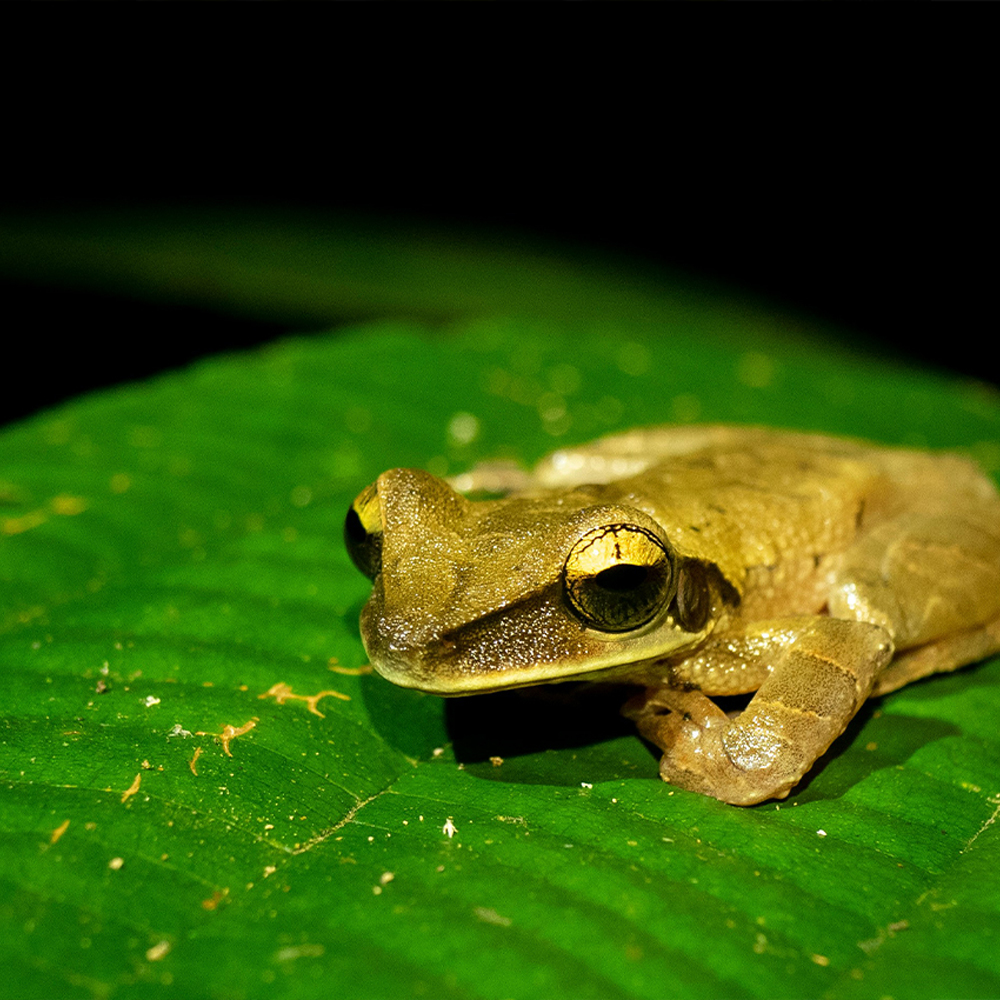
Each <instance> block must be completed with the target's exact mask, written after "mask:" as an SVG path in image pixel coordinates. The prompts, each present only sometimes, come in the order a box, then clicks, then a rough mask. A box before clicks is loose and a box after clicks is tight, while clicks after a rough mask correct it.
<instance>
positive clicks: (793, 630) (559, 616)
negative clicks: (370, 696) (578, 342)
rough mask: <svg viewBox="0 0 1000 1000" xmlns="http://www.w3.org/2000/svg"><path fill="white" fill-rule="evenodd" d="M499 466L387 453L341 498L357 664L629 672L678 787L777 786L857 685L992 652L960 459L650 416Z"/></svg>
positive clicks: (753, 796) (477, 684)
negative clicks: (354, 585) (358, 613)
mask: <svg viewBox="0 0 1000 1000" xmlns="http://www.w3.org/2000/svg"><path fill="white" fill-rule="evenodd" d="M503 478H504V479H505V483H504V485H505V486H506V487H512V488H511V489H510V490H509V492H508V494H507V495H506V496H504V497H502V498H501V499H492V500H470V499H468V498H466V497H465V496H463V495H462V494H461V493H459V492H457V491H456V490H455V489H453V488H452V486H451V485H449V484H448V483H446V482H445V481H443V480H441V479H438V478H436V477H434V476H431V475H430V474H429V473H426V472H422V471H419V470H413V469H392V470H389V471H388V472H385V473H383V474H382V475H381V476H380V477H379V479H378V480H377V482H376V483H375V484H373V485H372V486H370V487H368V489H366V490H365V491H364V492H362V493H361V494H360V495H359V497H358V498H357V499H356V500H355V502H354V505H353V506H352V508H351V511H350V512H349V513H348V519H347V524H346V526H345V537H346V539H347V545H348V550H349V551H350V553H351V556H352V558H353V559H354V561H355V563H356V564H357V565H358V567H359V568H360V569H361V570H362V571H363V572H365V573H366V574H367V575H368V576H369V577H370V578H371V579H372V581H373V584H374V586H373V590H372V596H371V599H370V600H369V602H368V604H367V605H366V607H365V609H364V612H363V613H362V617H361V632H362V638H363V640H364V643H365V647H366V649H367V651H368V654H369V656H370V657H371V660H372V663H373V665H374V666H375V668H376V670H378V671H379V673H381V674H383V675H384V676H385V677H387V678H388V679H389V680H391V681H393V682H395V683H397V684H400V685H403V686H405V687H415V688H419V689H421V690H424V691H430V692H434V693H436V694H442V695H457V694H471V693H476V692H485V691H496V690H501V689H504V688H510V687H518V686H523V685H528V684H540V683H549V682H554V681H565V680H581V679H586V680H597V681H603V680H611V681H615V682H629V683H634V684H639V685H642V686H643V688H644V693H643V694H642V695H640V696H638V697H636V698H635V699H633V700H632V701H630V702H629V703H628V704H627V705H626V706H625V709H624V711H625V714H626V715H628V716H630V717H631V718H633V719H634V720H635V721H636V723H637V725H638V728H639V731H640V732H641V733H642V735H643V736H645V737H646V738H647V739H648V740H650V741H651V742H653V743H655V744H656V745H657V746H658V747H660V748H661V749H662V750H663V758H662V760H661V765H660V773H661V775H662V777H663V778H664V780H666V781H668V782H670V783H672V784H674V785H677V786H679V787H681V788H686V789H690V790H693V791H698V792H702V793H704V794H707V795H713V796H715V797H717V798H719V799H722V800H724V801H727V802H733V803H736V804H741V805H748V804H752V803H755V802H760V801H762V800H764V799H768V798H784V797H785V796H787V795H788V793H789V791H790V790H791V789H792V788H793V787H794V786H795V785H796V784H797V783H798V782H799V781H800V780H801V778H802V777H803V776H804V775H805V774H806V772H807V771H808V770H809V768H810V767H811V766H812V765H813V763H814V762H815V760H816V759H817V758H818V757H819V756H821V755H822V754H823V753H824V752H825V751H826V750H827V748H828V747H829V746H830V744H831V743H832V742H833V740H834V739H836V737H837V736H838V735H839V734H840V733H841V732H843V730H844V728H845V727H846V725H847V724H848V722H849V721H850V720H851V718H852V717H853V716H854V714H855V713H856V712H857V710H858V708H859V707H860V706H861V704H862V703H863V702H864V701H865V699H866V698H868V697H869V696H870V695H872V694H884V693H886V692H888V691H892V690H894V689H896V688H898V687H901V686H902V685H904V684H907V683H909V682H910V681H913V680H916V679H918V678H920V677H924V676H926V675H928V674H931V673H935V672H937V671H945V670H954V669H956V668H957V667H960V666H962V665H964V664H967V663H971V662H973V661H975V660H978V659H982V658H983V657H985V656H988V655H989V654H990V653H992V652H995V651H997V650H998V649H1000V495H998V493H997V489H996V487H995V486H994V484H993V483H992V482H991V481H990V480H989V479H988V478H987V477H986V476H985V475H984V474H983V473H982V472H981V471H980V470H979V469H978V468H977V467H976V466H975V464H974V463H972V462H970V461H968V460H966V459H964V458H960V457H958V456H955V455H949V454H937V453H930V452H921V451H915V450H905V449H899V448H888V447H882V446H879V445H875V444H869V443H866V442H861V441H853V440H847V439H841V438H834V437H827V436H821V435H813V434H801V433H795V432H787V431H776V430H768V429H761V428H744V427H728V426H706V427H684V428H671V427H664V428H648V429H643V430H637V431H631V432H628V433H626V434H620V435H615V436H613V437H609V438H604V439H601V440H599V441H596V442H594V443H592V444H590V445H585V446H582V447H579V448H574V449H566V450H563V451H559V452H555V453H554V454H553V455H550V456H549V457H548V458H546V459H544V460H543V461H542V462H541V463H540V464H539V466H538V467H537V468H536V469H535V471H534V472H533V473H532V474H530V475H529V474H523V473H522V474H520V475H518V476H515V477H513V480H512V479H511V477H510V476H505V477H503ZM494 479H495V476H494V475H493V470H491V469H490V468H488V467H484V468H483V469H481V470H478V471H477V470H473V472H472V473H471V474H470V476H468V477H464V482H463V483H462V484H461V485H463V487H465V488H467V489H471V490H475V489H478V488H481V487H493V486H495V485H496V483H495V482H493V480H494ZM750 692H756V693H755V694H754V696H753V698H752V699H751V700H750V702H749V704H748V705H747V707H746V708H745V709H744V710H743V711H742V713H740V714H739V715H737V716H736V717H735V718H730V717H728V716H727V715H726V714H725V713H724V712H723V711H722V710H721V709H720V708H719V707H718V706H717V705H716V704H715V703H714V702H713V701H712V700H711V699H712V697H717V696H723V695H736V694H746V693H750Z"/></svg>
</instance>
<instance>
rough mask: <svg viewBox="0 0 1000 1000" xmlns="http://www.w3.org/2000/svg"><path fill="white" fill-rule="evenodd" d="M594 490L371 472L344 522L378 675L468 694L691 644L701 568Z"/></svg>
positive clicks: (618, 664) (699, 625)
mask: <svg viewBox="0 0 1000 1000" xmlns="http://www.w3.org/2000/svg"><path fill="white" fill-rule="evenodd" d="M600 493H601V488H600V487H593V488H589V487H582V488H579V489H577V490H573V491H570V492H560V493H555V492H553V493H547V494H541V495H527V496H524V497H511V498H508V499H503V500H484V501H471V500H468V499H466V498H465V497H463V496H461V495H460V494H458V493H456V492H455V491H454V490H452V489H451V487H450V486H448V484H447V483H445V482H444V481H443V480H441V479H438V478H436V477H434V476H432V475H430V474H429V473H426V472H421V471H419V470H416V469H391V470H390V471H388V472H385V473H383V474H382V475H381V476H379V478H378V481H377V482H375V483H373V484H372V485H371V486H369V487H368V488H367V489H366V490H364V491H363V492H362V493H361V494H360V495H359V496H358V497H357V499H356V500H355V501H354V503H353V505H352V506H351V508H350V510H349V511H348V514H347V521H346V523H345V526H344V537H345V540H346V544H347V550H348V552H349V553H350V555H351V559H352V560H353V561H354V563H355V565H356V566H357V567H358V569H360V570H361V571H362V572H363V573H364V574H365V575H366V576H368V577H369V578H370V579H371V580H372V582H373V585H374V586H373V589H372V595H371V598H370V600H369V601H368V604H367V605H366V606H365V609H364V611H363V612H362V615H361V635H362V639H363V640H364V644H365V649H366V650H367V651H368V655H369V656H370V658H371V661H372V664H373V665H374V667H375V669H376V670H377V671H378V672H379V673H380V674H382V675H383V676H384V677H386V678H388V679H389V680H391V681H393V682H394V683H396V684H399V685H402V686H403V687H414V688H419V689H421V690H423V691H430V692H434V693H436V694H444V695H451V694H472V693H475V692H480V691H493V690H498V689H501V688H508V687H519V686H523V685H527V684H539V683H545V682H549V681H557V680H570V679H579V678H582V677H593V676H594V675H595V674H600V673H603V672H605V671H611V672H614V671H615V669H616V668H619V672H620V668H623V667H625V666H626V665H628V664H634V663H641V662H645V661H648V660H651V659H655V658H657V657H660V656H666V655H669V654H671V653H673V652H675V651H679V650H682V649H684V648H686V647H689V646H691V645H693V644H695V643H696V642H699V641H700V640H701V639H702V638H704V636H705V635H706V634H707V633H708V631H709V630H710V629H711V618H712V613H711V612H712V606H713V604H714V603H715V602H714V599H713V597H712V594H711V593H710V589H709V583H708V580H707V576H706V572H705V570H704V568H703V567H702V566H701V564H700V563H697V562H695V561H692V560H687V559H684V558H682V557H681V556H679V555H678V553H676V552H675V551H674V550H673V548H672V547H671V545H670V542H669V540H668V539H667V538H666V537H665V536H664V533H663V531H662V529H661V528H660V526H659V525H658V524H657V523H656V522H655V521H654V520H653V519H652V518H651V517H649V516H648V515H647V514H645V513H644V512H643V511H641V510H639V509H637V508H635V507H631V506H625V505H622V504H620V503H607V502H602V501H601V497H600Z"/></svg>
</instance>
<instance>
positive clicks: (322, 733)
mask: <svg viewBox="0 0 1000 1000" xmlns="http://www.w3.org/2000/svg"><path fill="white" fill-rule="evenodd" d="M695 419H697V420H708V421H715V420H732V421H740V422H744V423H754V422H757V423H768V424H773V425H784V426H794V427H803V428H814V429H823V430H829V431H834V432H842V433H850V434H856V435H861V436H865V437H872V438H877V439H881V440H885V441H890V442H907V443H912V444H926V445H930V446H948V447H962V448H966V449H968V450H970V451H971V452H972V453H974V454H976V455H977V456H978V457H979V458H980V459H981V460H982V461H984V463H986V464H987V465H988V466H989V467H990V469H991V471H992V472H993V473H994V474H995V473H996V471H997V465H998V449H997V444H996V442H997V441H998V440H1000V406H998V405H997V403H996V400H995V399H993V398H991V397H988V396H984V395H983V394H982V393H981V392H979V391H977V390H975V389H972V388H967V387H965V386H962V385H958V384H955V383H952V382H949V381H947V380H945V379H942V378H938V377H936V376H932V375H923V374H920V373H915V372H912V371H907V370H901V369H893V368H891V367H889V366H878V365H876V364H873V363H872V362H870V361H868V362H865V363H861V362H857V361H853V360H851V359H850V358H847V357H844V356H836V357H833V356H831V355H830V354H829V353H828V352H825V351H823V350H821V349H818V348H817V349H812V350H811V349H809V348H808V347H798V348H796V349H791V348H788V347H787V345H785V346H781V347H776V346H775V345H774V344H773V343H768V342H766V341H755V342H754V344H753V346H752V348H749V349H745V350H737V351H734V350H733V346H732V343H731V342H726V343H723V342H721V341H720V340H719V339H718V338H716V337H714V336H711V335H709V334H707V333H705V331H703V330H699V329H697V327H696V326H692V327H687V328H686V327H684V326H683V325H678V326H676V327H674V328H672V329H671V330H670V331H669V335H668V336H663V335H658V334H654V333H651V332H650V330H649V329H648V328H647V327H645V326H643V325H642V324H637V325H632V326H629V325H628V324H622V325H619V326H617V327H614V328H611V327H609V326H608V324H607V323H606V322H600V323H587V322H584V321H582V320H580V321H570V320H561V321H542V320H535V321H529V320H525V319H518V320H484V319H481V320H470V321H465V322H462V323H459V324H456V325H454V326H452V327H450V328H449V329H447V330H446V331H441V330H440V329H436V330H434V331H433V332H432V331H430V330H428V329H427V328H425V327H423V326H421V325H420V324H417V323H412V322H396V323H382V324H375V325H369V326H365V325H361V326H358V327H355V328H352V329H347V330H342V331H340V332H339V333H338V334H337V335H336V336H327V337H316V338H311V339H299V340H295V339H292V340H288V341H286V342H283V343H280V344H277V345H275V346H273V347H271V348H268V349H266V350H263V351H260V352H254V353H250V354H245V355H237V356H233V357H228V358H220V359H214V360H211V361H208V362H205V363H203V364H200V365H198V366H196V367H194V368H192V369H190V370H188V371H185V372H181V373H177V374H173V375H169V376H166V377H164V378H161V379H158V380H156V381H153V382H150V383H148V384H145V385H138V386H132V387H125V388H122V389H120V390H115V391H112V392H106V393H102V394H100V395H97V396H93V397H90V398H86V399H82V400H79V401H77V402H75V403H73V404H71V405H69V406H67V407H64V408H62V409H60V410H58V411H55V412H52V413H48V414H44V415H42V416H40V417H37V418H35V419H33V420H31V421H28V422H26V423H24V424H21V425H19V426H16V427H13V428H10V429H8V430H7V431H5V432H4V433H3V435H2V436H0V470H2V471H0V478H2V483H0V502H2V506H0V664H2V669H3V676H4V677H5V678H6V681H7V691H6V698H5V702H4V709H3V713H2V717H0V777H2V782H3V796H2V800H0V824H2V826H0V829H2V836H3V839H4V850H3V852H2V853H0V880H2V891H0V920H2V921H3V926H4V932H3V934H2V935H0V951H2V953H3V955H4V958H5V960H6V963H7V966H8V968H9V970H10V975H11V976H12V977H13V978H11V980H10V981H11V982H16V983H18V984H19V986H18V988H17V991H16V992H17V995H18V996H21V997H35V996H37V997H51V996H60V997H105V996H133V995H134V996H147V995H149V996H155V995H161V994H162V995H164V996H167V995H169V996H178V995H180V996H209V997H220V998H221V997H226V998H233V997H255V996H264V995H267V996H269V997H274V996H279V997H298V996H303V997H312V996H315V995H317V993H318V992H319V991H322V990H328V989H329V988H330V986H331V984H334V985H335V986H336V987H337V988H338V989H339V990H340V991H341V992H346V993H347V994H348V995H350V996H352V997H383V996H404V997H405V996H424V995H430V996H440V997H484V998H492V997H498V998H501V997H516V998H521V997H524V998H530V997H552V996H572V997H581V998H586V997H594V998H608V997H623V998H644V997H649V998H660V997H663V996H683V997H692V998H698V997H720V996H725V997H754V998H755V997H767V998H780V997H801V996H826V997H838V998H840V997H850V996H859V997H861V996H865V997H868V996H906V997H919V996H930V995H933V994H935V993H939V992H940V984H941V983H942V982H947V983H948V992H949V993H952V994H954V995H968V996H973V995H977V996H985V995H996V994H997V993H1000V965H998V962H997V959H996V957H995V955H996V948H995V944H996V936H997V931H998V928H1000V890H998V888H997V882H996V879H995V875H994V873H995V871H996V869H997V866H998V864H1000V834H998V825H997V824H996V822H995V819H996V817H997V813H998V809H1000V806H998V802H1000V796H998V792H1000V788H998V781H997V775H998V768H997V764H998V761H1000V738H998V736H997V729H996V725H995V720H996V718H997V713H998V710H1000V662H998V661H997V660H993V661H990V662H988V663H984V664H980V665H977V666H975V667H972V668H969V669H967V670H964V671H962V672H960V673H958V674H955V675H950V676H946V677H940V678H933V679H930V680H928V681H925V682H922V683H920V684H917V685H914V686H912V687H910V688H906V689H903V690H901V691H899V692H897V693H895V694H893V695H891V696H889V697H887V698H884V699H881V700H880V701H878V702H876V703H872V704H870V705H868V706H866V708H865V709H864V710H863V712H862V713H861V714H860V716H859V718H858V719H857V720H855V722H854V724H852V726H851V727H850V729H849V731H848V732H847V733H846V734H845V736H844V737H843V738H842V739H841V740H839V741H838V742H837V744H836V745H835V747H834V749H833V751H832V752H831V753H830V754H829V755H828V756H827V758H826V759H824V760H823V761H822V762H821V764H820V766H819V767H817V769H816V770H815V772H814V773H813V774H812V775H811V776H810V778H809V780H808V781H807V782H806V783H805V785H804V786H803V787H802V788H801V789H800V790H799V793H798V794H797V795H795V796H794V797H793V798H792V799H791V800H789V801H788V802H787V803H785V804H782V805H780V806H776V805H775V804H774V803H771V804H767V805H763V806H759V807H755V808H751V809H737V808H734V807H730V806H726V805H723V804H721V803H719V802H716V801H714V800H709V799H706V798H703V797H700V796H696V795H691V794H687V793H684V792H680V791H674V790H671V789H670V788H669V787H668V786H666V785H663V784H662V783H661V782H659V781H658V780H657V777H656V773H657V771H656V760H655V758H654V757H653V756H652V755H651V754H650V752H649V750H648V749H647V748H646V747H645V746H644V745H643V744H642V743H641V742H640V741H639V740H638V739H637V738H636V737H635V736H634V735H632V733H631V732H630V730H629V728H628V727H627V726H625V725H624V724H622V723H621V722H620V720H619V719H618V717H617V714H616V711H615V706H607V705H599V706H595V707H594V709H593V714H592V715H589V714H587V713H585V712H581V713H580V714H579V715H575V714H574V715H571V716H570V717H566V713H565V712H561V711H560V710H559V708H558V707H554V706H553V704H552V703H551V702H548V701H545V700H544V699H542V700H539V699H536V698H532V697H530V696H529V697H523V696H520V695H510V696H507V695H504V696H493V697H488V698H475V699H461V700H459V701H454V702H447V703H446V702H443V701H441V700H440V699H437V698H434V697H430V696H424V695H421V694H419V693H415V692H408V691H402V690H399V689H396V688H393V687H392V686H390V685H389V684H387V683H386V682H384V681H382V680H381V679H379V678H378V677H375V676H373V675H371V674H368V673H364V672H359V668H363V667H364V666H365V663H366V661H365V656H364V651H363V649H362V647H361V644H360V641H359V638H358V632H357V616H358V613H359V611H360V609H361V606H362V605H363V603H364V600H365V598H366V585H365V584H366V582H365V581H364V580H363V579H362V578H361V577H360V576H359V575H358V574H357V573H356V571H355V570H354V569H353V567H352V566H351V565H350V563H349V561H348V559H347V557H346V555H345V553H344V551H343V547H342V543H341V531H342V523H343V515H344V512H345V510H346V507H347V505H348V503H349V502H350V500H351V499H352V498H353V497H354V495H355V494H356V493H357V492H358V491H359V490H360V488H361V487H362V486H364V485H365V484H366V483H368V482H370V481H371V480H372V479H373V478H374V477H375V476H376V475H377V474H378V473H379V472H380V471H382V470H383V469H385V468H388V467H391V466H394V465H412V466H422V467H425V468H429V469H431V470H432V471H434V472H436V473H439V474H448V473H452V472H456V471H459V470H461V469H463V468H465V467H467V466H468V465H470V464H472V463H473V462H475V461H477V460H480V459H484V458H491V459H494V458H498V457H512V458H516V459H518V460H520V461H523V462H528V461H532V460H534V459H536V458H538V457H539V456H540V455H542V454H543V453H545V452H546V451H548V450H550V449H551V448H553V447H557V446H559V445H561V444H568V443H574V442H579V441H584V440H588V439H590V438H592V437H594V436H596V435H598V434H602V433H606V432H610V431H613V430H618V429H621V428H623V427H628V426H634V425H638V424H647V423H657V422H665V421H671V420H682V421H690V420H695ZM491 758H497V759H496V760H493V759H491Z"/></svg>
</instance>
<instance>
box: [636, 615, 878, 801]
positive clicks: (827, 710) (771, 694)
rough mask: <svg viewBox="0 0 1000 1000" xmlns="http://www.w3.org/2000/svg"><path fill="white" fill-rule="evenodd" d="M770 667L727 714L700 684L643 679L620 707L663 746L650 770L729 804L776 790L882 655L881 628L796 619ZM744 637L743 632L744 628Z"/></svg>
mask: <svg viewBox="0 0 1000 1000" xmlns="http://www.w3.org/2000/svg"><path fill="white" fill-rule="evenodd" d="M791 621H792V620H790V624H789V631H790V632H795V633H797V634H795V636H794V639H793V641H791V642H790V643H789V644H788V645H787V646H785V647H784V648H781V649H778V650H772V651H771V652H772V654H773V662H772V666H771V671H770V673H769V675H768V677H767V679H766V680H765V681H764V683H763V684H762V685H761V687H760V689H759V690H758V692H757V694H756V695H754V697H753V699H752V700H751V702H750V704H749V705H748V706H747V707H746V709H745V710H744V711H743V712H742V713H740V715H739V716H737V717H736V718H735V719H730V718H729V717H728V716H727V715H726V714H725V713H724V712H723V711H722V710H721V709H720V708H719V707H718V706H717V705H715V703H714V702H712V701H711V700H710V699H709V698H708V697H706V696H705V695H704V694H702V693H701V692H700V691H683V690H676V689H673V688H667V687H663V688H650V689H648V690H646V691H645V692H644V693H643V694H642V695H639V696H638V697H637V698H634V699H633V700H632V701H630V702H629V703H628V704H627V705H626V706H625V708H624V710H623V711H624V713H625V715H627V716H628V717H629V718H631V719H633V720H634V721H635V722H636V724H637V726H638V728H639V732H640V733H641V734H642V735H643V736H644V737H645V738H646V739H648V740H650V741H651V742H652V743H655V744H656V745H657V746H658V747H660V748H661V749H662V750H663V751H664V753H663V758H662V760H661V762H660V776H661V777H662V778H663V780H664V781H667V782H669V783H670V784H672V785H676V786H677V787H679V788H684V789H687V790H688V791H693V792H700V793H702V794H703V795H711V796H714V797H715V798H717V799H721V800H722V801H723V802H731V803H733V804H734V805H753V804H754V803H757V802H763V801H764V800H765V799H783V798H785V797H786V796H787V795H788V793H789V792H790V791H791V790H792V789H793V788H794V787H795V785H797V784H798V782H799V781H801V780H802V778H803V776H804V775H805V774H806V772H807V771H808V770H809V769H810V768H811V767H812V765H813V763H814V762H815V761H816V759H817V758H818V757H820V756H821V755H822V754H823V753H825V752H826V750H827V748H828V747H829V746H830V744H831V743H832V742H833V741H834V740H835V739H836V738H837V737H838V736H839V735H840V734H841V733H842V732H843V731H844V728H845V727H846V726H847V723H848V722H849V721H850V720H851V718H852V717H853V716H854V714H855V712H856V711H857V710H858V708H859V707H860V705H861V704H862V702H864V700H865V698H867V697H868V694H869V692H870V691H871V687H872V683H873V681H874V679H875V677H876V676H877V675H878V673H879V671H880V670H881V669H882V668H883V667H884V666H885V664H886V663H887V662H888V660H889V658H890V657H891V656H892V652H893V646H892V642H891V640H890V639H889V636H888V634H887V633H886V632H885V630H884V629H882V628H879V627H878V626H875V625H870V624H868V623H864V622H845V621H839V620H837V619H831V618H815V619H801V620H799V622H798V623H797V625H798V627H797V628H793V627H792V625H791ZM747 638H748V639H752V636H750V635H748V636H747Z"/></svg>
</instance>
